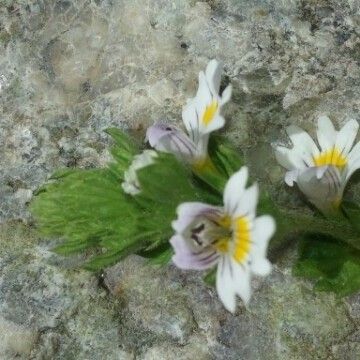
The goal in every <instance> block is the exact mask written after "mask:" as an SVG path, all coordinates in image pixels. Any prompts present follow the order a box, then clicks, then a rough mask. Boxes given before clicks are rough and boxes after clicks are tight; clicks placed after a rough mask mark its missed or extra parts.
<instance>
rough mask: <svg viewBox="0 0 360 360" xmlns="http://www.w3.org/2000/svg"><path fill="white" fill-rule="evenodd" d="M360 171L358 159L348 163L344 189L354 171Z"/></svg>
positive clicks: (359, 159) (359, 160)
mask: <svg viewBox="0 0 360 360" xmlns="http://www.w3.org/2000/svg"><path fill="white" fill-rule="evenodd" d="M359 169H360V158H358V159H356V160H353V161H351V162H350V163H349V165H348V166H347V171H346V175H345V180H344V183H345V184H344V185H343V186H344V188H345V185H346V182H347V181H348V180H349V179H350V177H351V176H352V175H353V174H354V172H355V171H357V170H359Z"/></svg>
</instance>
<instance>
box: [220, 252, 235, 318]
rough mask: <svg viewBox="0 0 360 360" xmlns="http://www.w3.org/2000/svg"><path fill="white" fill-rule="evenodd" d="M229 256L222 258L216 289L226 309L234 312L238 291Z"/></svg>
mask: <svg viewBox="0 0 360 360" xmlns="http://www.w3.org/2000/svg"><path fill="white" fill-rule="evenodd" d="M232 267H233V265H232V263H231V260H230V258H229V257H228V256H226V255H224V256H222V257H221V258H220V261H219V264H218V267H217V272H216V290H217V293H218V295H219V298H220V300H221V302H222V303H223V305H224V306H225V308H226V310H228V311H230V312H231V313H234V312H235V310H236V293H235V286H234V278H233V276H234V270H233V269H232Z"/></svg>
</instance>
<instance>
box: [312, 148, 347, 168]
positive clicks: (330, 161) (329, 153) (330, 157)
mask: <svg viewBox="0 0 360 360" xmlns="http://www.w3.org/2000/svg"><path fill="white" fill-rule="evenodd" d="M347 162H348V159H347V158H346V156H344V155H343V154H342V153H341V151H340V150H339V149H338V148H337V147H335V146H334V147H333V148H332V149H329V150H326V151H323V152H321V153H320V154H319V155H317V156H314V163H315V165H316V166H325V165H333V166H336V167H338V168H343V167H344V166H345V165H346V164H347Z"/></svg>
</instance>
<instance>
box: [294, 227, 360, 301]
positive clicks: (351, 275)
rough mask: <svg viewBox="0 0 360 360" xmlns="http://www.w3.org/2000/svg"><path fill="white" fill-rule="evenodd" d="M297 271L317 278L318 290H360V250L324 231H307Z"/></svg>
mask: <svg viewBox="0 0 360 360" xmlns="http://www.w3.org/2000/svg"><path fill="white" fill-rule="evenodd" d="M293 274H294V275H296V276H301V277H305V278H308V279H313V280H316V284H315V289H316V290H318V291H331V292H334V293H336V294H338V295H339V296H346V295H349V294H352V293H354V292H356V291H358V290H359V289H360V251H359V250H357V249H355V248H353V247H351V246H349V245H347V244H345V243H344V242H342V241H339V240H338V239H335V238H333V237H331V236H326V235H322V234H309V233H308V234H305V235H303V236H302V238H301V241H300V244H299V258H298V260H297V262H296V264H295V265H294V267H293Z"/></svg>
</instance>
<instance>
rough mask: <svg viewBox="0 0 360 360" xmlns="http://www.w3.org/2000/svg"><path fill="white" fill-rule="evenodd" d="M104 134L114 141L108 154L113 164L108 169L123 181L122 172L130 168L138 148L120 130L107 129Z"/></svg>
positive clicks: (134, 142) (132, 140) (133, 141)
mask: <svg viewBox="0 0 360 360" xmlns="http://www.w3.org/2000/svg"><path fill="white" fill-rule="evenodd" d="M105 132H106V133H107V134H109V135H110V136H111V137H112V139H113V140H114V145H113V147H112V148H111V150H110V152H111V155H112V156H113V158H114V160H115V162H114V163H112V164H110V165H109V168H110V170H111V171H112V172H113V173H114V174H115V175H116V176H117V177H118V178H119V179H123V174H124V171H125V170H126V169H127V168H128V167H129V166H130V164H131V162H132V160H133V157H134V155H136V154H137V153H138V152H139V148H140V146H139V145H138V144H137V142H136V141H135V140H134V139H132V138H131V137H130V136H129V135H127V134H125V133H124V132H123V131H121V130H120V129H117V128H109V129H106V130H105Z"/></svg>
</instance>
